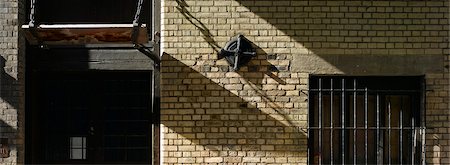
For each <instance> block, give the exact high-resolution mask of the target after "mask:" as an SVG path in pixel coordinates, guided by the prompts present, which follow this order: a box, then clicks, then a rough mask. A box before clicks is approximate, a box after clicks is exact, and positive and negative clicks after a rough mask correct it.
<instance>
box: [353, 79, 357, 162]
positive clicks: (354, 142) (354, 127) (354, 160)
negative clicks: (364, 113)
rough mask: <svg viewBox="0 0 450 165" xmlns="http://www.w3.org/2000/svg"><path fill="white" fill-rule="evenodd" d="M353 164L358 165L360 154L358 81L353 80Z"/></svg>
mask: <svg viewBox="0 0 450 165" xmlns="http://www.w3.org/2000/svg"><path fill="white" fill-rule="evenodd" d="M353 89H354V90H355V91H354V92H353V153H354V154H353V164H355V165H356V156H357V155H358V152H356V94H357V93H356V79H353Z"/></svg>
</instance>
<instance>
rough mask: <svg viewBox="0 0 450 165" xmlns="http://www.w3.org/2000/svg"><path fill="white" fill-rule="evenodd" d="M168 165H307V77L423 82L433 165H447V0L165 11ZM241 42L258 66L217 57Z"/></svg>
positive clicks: (209, 0) (182, 6) (173, 2)
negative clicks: (235, 65)
mask: <svg viewBox="0 0 450 165" xmlns="http://www.w3.org/2000/svg"><path fill="white" fill-rule="evenodd" d="M162 7H163V8H162V40H161V46H162V52H163V62H162V68H161V71H162V81H161V89H162V91H161V95H162V100H161V108H162V109H161V122H162V125H163V129H162V130H163V135H162V136H163V141H162V142H163V147H162V157H163V162H164V164H179V163H186V164H206V163H212V164H214V163H248V164H257V163H262V164H297V163H306V161H307V157H306V155H307V153H306V151H307V141H306V139H307V132H306V126H307V116H308V113H307V112H308V104H307V103H308V100H307V98H308V96H307V94H308V84H307V83H308V77H309V75H310V74H339V75H382V76H383V75H384V76H394V75H426V79H427V89H428V92H427V100H426V102H427V105H426V106H427V109H426V112H427V113H426V114H427V115H426V120H427V121H426V125H427V128H428V129H427V141H426V143H427V162H428V163H450V162H449V161H450V160H449V157H450V152H449V143H448V142H449V138H450V136H449V134H448V132H449V131H450V129H449V124H448V123H449V117H448V116H449V104H448V101H449V90H448V87H449V81H448V80H449V75H448V74H449V72H448V65H449V61H448V55H449V54H448V51H449V50H448V30H449V29H448V27H449V26H448V22H449V21H448V11H449V7H448V1H444V0H433V1H334V0H333V1H312V0H311V1H296V0H295V1H294V0H292V1H256V0H220V1H219V0H190V1H185V0H165V1H163V2H162ZM237 34H243V35H244V36H246V37H247V38H248V39H249V40H250V41H252V42H253V43H254V45H255V48H256V49H257V52H258V55H257V57H256V58H254V59H253V60H252V61H250V63H249V64H248V65H247V66H246V67H242V68H241V70H240V71H233V70H232V69H230V67H229V65H228V64H227V62H226V61H225V60H224V59H218V58H217V52H218V51H219V50H220V48H221V47H223V46H224V45H225V43H226V42H227V41H228V40H230V38H231V37H233V36H235V35H237Z"/></svg>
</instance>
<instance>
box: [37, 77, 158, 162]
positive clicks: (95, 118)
mask: <svg viewBox="0 0 450 165" xmlns="http://www.w3.org/2000/svg"><path fill="white" fill-rule="evenodd" d="M151 77H152V75H151V72H139V71H133V72H131V71H130V72H123V71H122V72H119V71H86V72H77V73H73V72H71V73H68V72H64V73H61V72H52V73H45V74H40V76H39V81H37V84H35V86H36V87H37V89H36V93H35V94H34V95H33V96H34V97H37V98H35V100H37V101H36V102H34V103H33V105H35V106H36V109H34V108H33V110H32V111H33V117H32V118H33V119H32V120H33V121H32V122H33V125H34V126H33V129H34V130H37V131H33V132H34V133H33V134H32V136H33V137H32V138H33V139H34V140H33V142H34V144H33V147H32V149H33V154H34V155H35V156H33V157H34V158H35V159H34V161H33V162H34V163H58V164H64V163H76V164H83V163H89V164H92V163H108V164H111V163H117V164H140V163H145V164H149V163H150V162H151V113H150V112H151V111H150V109H151V99H152V98H151V93H152V91H151V90H152V88H151ZM36 112H38V113H36ZM35 124H38V125H35Z"/></svg>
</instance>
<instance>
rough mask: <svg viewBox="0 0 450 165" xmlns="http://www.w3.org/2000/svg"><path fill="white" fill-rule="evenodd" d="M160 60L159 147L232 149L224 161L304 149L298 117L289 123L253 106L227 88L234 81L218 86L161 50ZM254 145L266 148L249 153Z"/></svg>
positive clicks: (298, 152)
mask: <svg viewBox="0 0 450 165" xmlns="http://www.w3.org/2000/svg"><path fill="white" fill-rule="evenodd" d="M162 61H163V62H162V68H161V72H162V73H161V75H162V82H161V85H162V88H161V94H162V99H161V123H162V124H163V125H164V126H165V127H166V129H165V132H164V136H165V138H164V141H165V142H166V143H165V145H166V147H165V151H168V152H171V153H176V152H180V153H182V152H184V151H189V150H196V151H200V152H202V153H204V154H208V155H209V156H211V157H214V155H216V156H217V157H219V155H220V153H221V152H230V153H236V155H234V154H229V156H228V157H221V158H218V159H223V161H222V162H225V163H241V162H246V161H247V159H248V158H247V157H255V158H258V159H263V158H273V159H275V157H276V156H278V157H279V156H291V157H292V158H293V159H294V158H299V157H300V155H306V149H307V147H306V146H307V145H306V134H305V133H304V132H301V131H300V130H299V129H298V123H297V124H292V123H290V122H289V119H288V118H286V117H285V116H284V115H283V114H279V113H278V112H277V110H276V108H271V107H268V108H257V107H255V106H254V105H252V104H251V103H250V102H248V101H246V100H244V99H242V98H241V97H239V96H238V95H236V94H234V93H232V92H230V91H229V89H227V88H234V87H239V86H240V85H242V84H241V83H240V82H237V83H234V84H233V83H230V84H226V85H225V86H226V87H223V86H221V85H219V84H217V83H215V82H214V81H212V80H211V79H210V78H208V77H205V76H204V75H202V74H201V73H199V72H197V71H195V70H193V69H192V68H190V67H189V66H187V65H185V64H184V63H182V62H180V61H178V60H177V59H176V58H174V57H172V56H171V55H169V54H164V55H163V57H162ZM228 85H229V86H228ZM260 102H270V100H261V101H260ZM186 140H187V141H186ZM179 142H181V143H179ZM177 146H178V147H177ZM259 151H265V152H267V154H266V155H255V153H256V152H259ZM238 152H242V154H239V155H238V154H237V153H238ZM252 154H253V155H252ZM194 157H195V156H192V157H189V156H186V157H184V158H186V161H187V162H186V163H189V161H192V160H190V159H188V158H194ZM194 160H195V159H194ZM248 161H250V160H248ZM298 161H302V160H301V159H298ZM305 163H306V162H305Z"/></svg>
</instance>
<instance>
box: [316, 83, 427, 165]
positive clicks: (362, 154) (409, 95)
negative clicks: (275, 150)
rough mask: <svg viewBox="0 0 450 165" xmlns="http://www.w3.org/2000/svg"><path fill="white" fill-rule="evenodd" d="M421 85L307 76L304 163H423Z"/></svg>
mask: <svg viewBox="0 0 450 165" xmlns="http://www.w3.org/2000/svg"><path fill="white" fill-rule="evenodd" d="M422 84H423V78H422V77H336V76H313V77H311V79H310V96H309V101H310V104H309V105H310V108H309V115H310V117H309V135H308V136H309V138H308V139H309V141H308V145H309V146H308V153H309V163H310V164H334V163H336V164H391V163H393V164H418V163H423V161H424V157H425V156H424V152H423V151H424V148H423V147H424V144H423V143H424V137H425V136H424V133H425V131H424V128H423V127H422V126H424V124H423V118H422V117H423V113H424V103H423V101H424V99H423V97H424V96H423V85H422Z"/></svg>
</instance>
